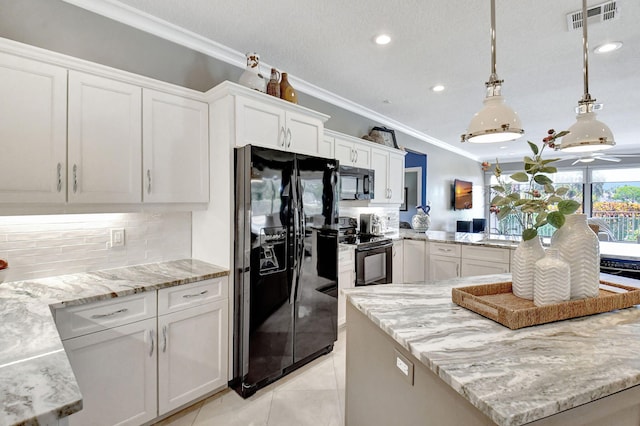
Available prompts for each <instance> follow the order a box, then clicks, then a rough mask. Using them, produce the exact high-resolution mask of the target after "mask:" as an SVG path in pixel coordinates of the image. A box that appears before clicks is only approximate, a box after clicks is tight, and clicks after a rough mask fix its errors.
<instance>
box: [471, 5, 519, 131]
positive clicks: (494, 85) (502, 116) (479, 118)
mask: <svg viewBox="0 0 640 426" xmlns="http://www.w3.org/2000/svg"><path fill="white" fill-rule="evenodd" d="M503 82H504V80H500V79H499V78H498V74H497V73H496V4H495V0H491V75H490V76H489V81H487V82H486V83H485V86H486V87H487V95H486V98H485V99H484V107H482V109H481V110H480V111H479V112H477V113H476V115H474V116H473V118H472V119H471V123H470V124H469V127H468V129H467V133H466V134H464V135H462V142H467V141H468V142H472V143H492V142H506V141H512V140H516V139H518V138H519V137H521V136H522V134H523V133H524V130H522V123H521V122H520V117H518V114H517V113H516V112H515V111H514V110H513V109H511V108H510V107H509V106H508V105H507V104H506V103H505V101H504V98H503V97H502V95H501V93H500V91H501V89H502V83H503Z"/></svg>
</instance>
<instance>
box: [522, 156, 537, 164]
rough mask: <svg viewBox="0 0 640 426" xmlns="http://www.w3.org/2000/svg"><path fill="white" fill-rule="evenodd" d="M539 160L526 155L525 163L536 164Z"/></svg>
mask: <svg viewBox="0 0 640 426" xmlns="http://www.w3.org/2000/svg"><path fill="white" fill-rule="evenodd" d="M536 163H537V161H536V160H534V159H533V158H531V157H524V164H536Z"/></svg>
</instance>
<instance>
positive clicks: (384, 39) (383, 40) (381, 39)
mask: <svg viewBox="0 0 640 426" xmlns="http://www.w3.org/2000/svg"><path fill="white" fill-rule="evenodd" d="M375 42H376V44H380V45H385V44H389V42H391V37H390V36H389V35H387V34H380V35H379V36H376V38H375Z"/></svg>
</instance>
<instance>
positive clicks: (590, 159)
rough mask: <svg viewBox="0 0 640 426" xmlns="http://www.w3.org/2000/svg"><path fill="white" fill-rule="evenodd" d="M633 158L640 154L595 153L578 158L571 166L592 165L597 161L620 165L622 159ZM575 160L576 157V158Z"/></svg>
mask: <svg viewBox="0 0 640 426" xmlns="http://www.w3.org/2000/svg"><path fill="white" fill-rule="evenodd" d="M631 157H640V154H617V155H607V154H602V153H599V152H593V153H591V154H587V155H582V156H580V157H577V159H576V161H574V162H573V163H571V165H572V166H573V165H575V164H578V163H592V162H594V161H596V160H602V161H612V162H614V163H619V162H620V160H621V159H622V158H631ZM574 158H575V157H574Z"/></svg>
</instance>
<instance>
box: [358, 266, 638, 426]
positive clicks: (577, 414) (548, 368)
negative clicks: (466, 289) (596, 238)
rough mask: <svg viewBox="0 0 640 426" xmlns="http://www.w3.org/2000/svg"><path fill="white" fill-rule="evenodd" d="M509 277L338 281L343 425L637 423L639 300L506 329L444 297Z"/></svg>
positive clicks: (611, 278)
mask: <svg viewBox="0 0 640 426" xmlns="http://www.w3.org/2000/svg"><path fill="white" fill-rule="evenodd" d="M510 279H511V276H510V275H509V274H500V275H490V276H478V277H468V278H458V279H453V280H446V281H440V282H427V283H424V284H413V285H403V284H400V285H379V286H370V287H364V288H362V287H360V288H356V289H352V290H348V291H346V294H347V298H348V301H349V303H348V307H347V360H346V363H347V364H346V372H347V376H346V415H345V420H346V426H360V425H369V426H375V425H387V424H394V425H438V426H441V425H462V424H465V425H466V424H469V425H494V424H498V425H502V426H511V425H521V424H529V423H531V424H539V425H543V424H544V425H568V424H591V425H602V424H612V425H613V424H615V425H621V424H638V422H639V421H640V386H637V385H638V384H640V358H639V357H638V354H639V353H640V309H638V307H637V306H636V307H632V308H628V309H623V310H619V311H613V312H608V313H604V314H599V315H592V316H588V317H582V318H576V319H573V320H566V321H560V322H556V323H550V324H544V325H540V326H534V327H528V328H523V329H519V330H509V329H508V328H506V327H504V326H502V325H500V324H498V323H496V322H494V321H492V320H489V319H487V318H484V317H482V316H480V315H478V314H476V313H474V312H471V311H469V310H467V309H465V308H462V307H460V306H458V305H456V304H454V303H453V302H452V301H451V289H452V288H453V287H462V286H468V285H477V284H488V283H493V282H501V281H509V280H510ZM603 279H606V280H607V281H610V282H617V283H622V284H627V285H633V284H636V285H640V282H638V281H635V280H630V279H625V278H620V277H614V276H609V275H607V276H603Z"/></svg>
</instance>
